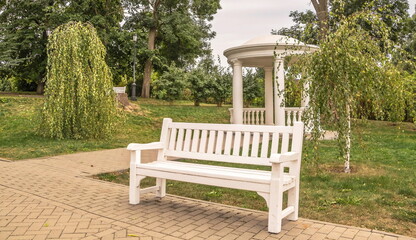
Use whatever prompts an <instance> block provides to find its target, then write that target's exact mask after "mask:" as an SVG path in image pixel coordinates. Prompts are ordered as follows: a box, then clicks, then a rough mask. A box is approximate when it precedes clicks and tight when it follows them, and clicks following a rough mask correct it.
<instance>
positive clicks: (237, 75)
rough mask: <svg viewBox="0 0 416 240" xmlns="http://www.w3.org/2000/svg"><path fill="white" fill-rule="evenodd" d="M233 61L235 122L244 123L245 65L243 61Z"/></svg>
mask: <svg viewBox="0 0 416 240" xmlns="http://www.w3.org/2000/svg"><path fill="white" fill-rule="evenodd" d="M231 62H232V63H233V122H232V123H233V124H243V66H242V63H241V61H238V60H232V61H231Z"/></svg>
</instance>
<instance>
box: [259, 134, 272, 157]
mask: <svg viewBox="0 0 416 240" xmlns="http://www.w3.org/2000/svg"><path fill="white" fill-rule="evenodd" d="M269 136H270V133H263V137H262V140H261V154H260V157H262V158H265V157H267V153H268V151H269Z"/></svg>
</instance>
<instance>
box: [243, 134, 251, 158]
mask: <svg viewBox="0 0 416 240" xmlns="http://www.w3.org/2000/svg"><path fill="white" fill-rule="evenodd" d="M250 137H251V133H250V132H244V139H243V153H242V156H243V157H247V156H248V150H249V149H250Z"/></svg>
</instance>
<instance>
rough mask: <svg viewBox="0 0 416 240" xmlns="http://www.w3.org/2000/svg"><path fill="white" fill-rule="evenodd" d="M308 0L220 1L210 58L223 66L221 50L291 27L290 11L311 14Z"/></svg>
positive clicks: (414, 1)
mask: <svg viewBox="0 0 416 240" xmlns="http://www.w3.org/2000/svg"><path fill="white" fill-rule="evenodd" d="M310 2H311V1H310V0H221V6H222V9H221V10H219V11H218V13H217V14H216V15H215V16H214V21H213V22H212V25H213V30H214V31H215V32H217V35H216V37H215V39H213V40H211V45H212V48H213V50H214V52H213V53H214V56H217V55H220V56H221V61H222V65H226V64H227V63H226V58H225V57H224V55H223V52H224V50H225V49H227V48H230V47H234V46H238V45H240V44H242V43H244V42H246V41H248V40H250V39H252V38H254V37H258V36H262V35H267V34H270V32H271V30H272V29H280V28H282V27H290V26H292V25H293V22H292V19H291V18H290V17H289V13H290V11H294V10H299V11H304V10H306V9H311V10H313V6H312V5H311V3H310ZM415 4H416V0H409V5H410V10H409V13H410V14H413V13H414V12H415Z"/></svg>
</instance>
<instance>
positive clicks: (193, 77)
mask: <svg viewBox="0 0 416 240" xmlns="http://www.w3.org/2000/svg"><path fill="white" fill-rule="evenodd" d="M187 80H188V89H189V90H190V92H191V93H190V95H191V99H192V100H193V101H194V105H195V106H199V105H200V103H201V102H203V101H205V100H206V99H207V98H208V97H209V95H210V93H211V89H210V88H209V87H210V86H211V85H212V84H211V82H212V81H214V79H213V78H212V76H209V75H208V73H207V72H205V71H203V69H201V68H195V69H193V70H192V71H191V72H189V73H188V77H187Z"/></svg>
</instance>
